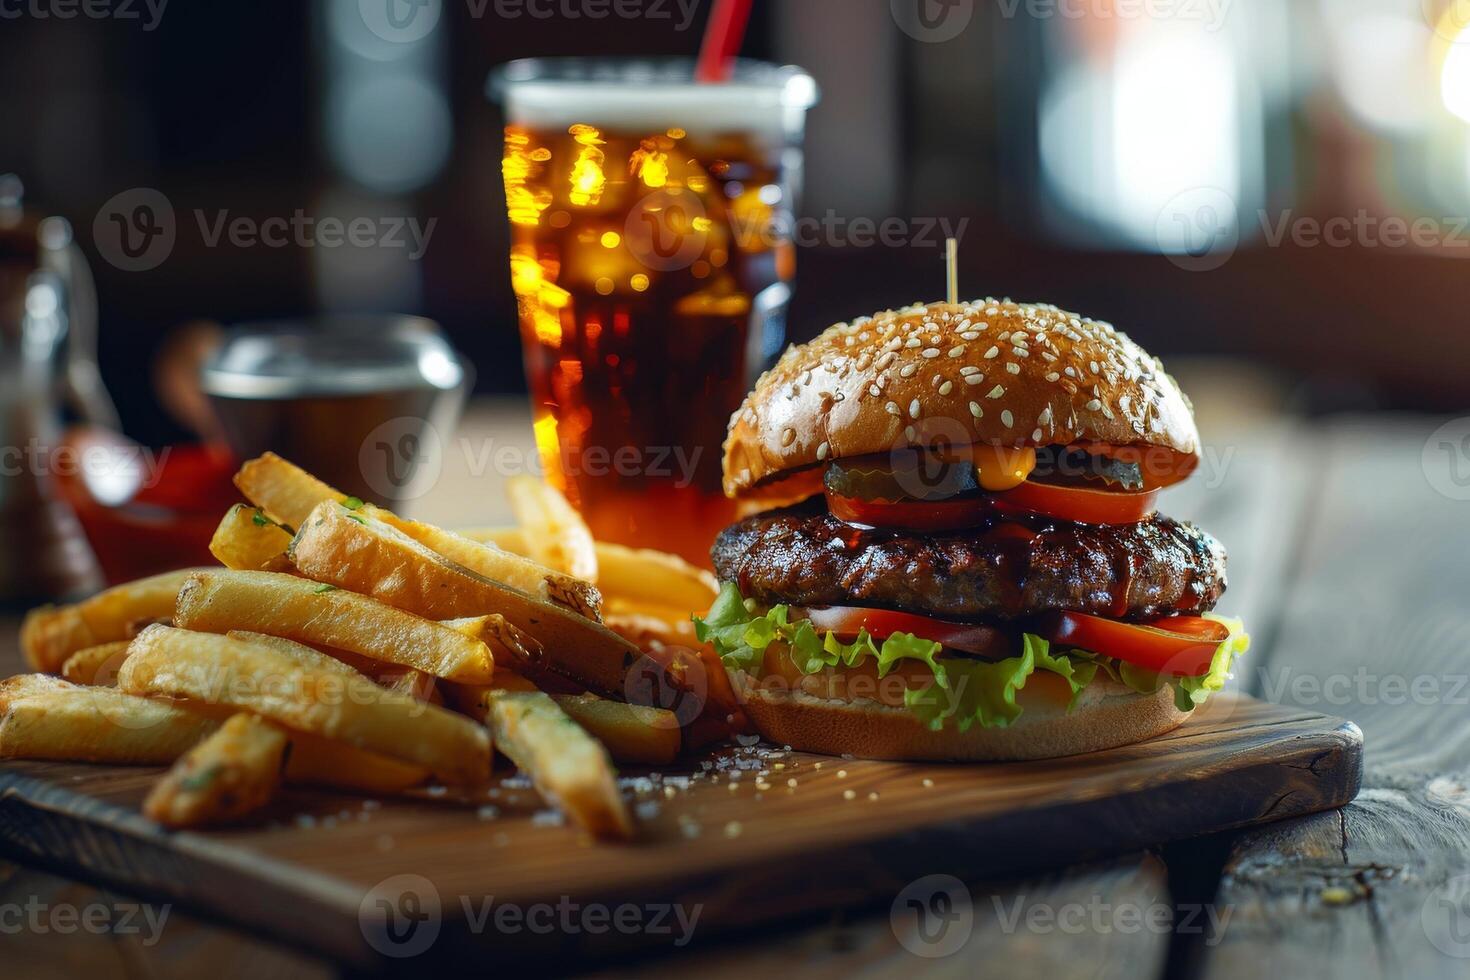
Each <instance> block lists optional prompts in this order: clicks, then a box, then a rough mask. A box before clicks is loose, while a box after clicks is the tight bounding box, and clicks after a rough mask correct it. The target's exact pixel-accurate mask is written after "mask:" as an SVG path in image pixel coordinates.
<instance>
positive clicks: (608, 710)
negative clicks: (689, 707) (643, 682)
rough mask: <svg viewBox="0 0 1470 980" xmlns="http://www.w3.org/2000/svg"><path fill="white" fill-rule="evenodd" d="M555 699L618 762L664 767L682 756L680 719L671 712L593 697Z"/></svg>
mask: <svg viewBox="0 0 1470 980" xmlns="http://www.w3.org/2000/svg"><path fill="white" fill-rule="evenodd" d="M552 700H554V701H555V702H556V703H557V705H558V706H559V707H560V708H561V710H563V711H565V712H566V713H567V714H568V715H570V716H571V718H572V720H573V721H575V722H576V723H577V724H579V725H581V726H582V727H583V728H585V729H586V730H587V731H588V733H590V734H591V735H592V737H593V738H595V739H597V740H598V741H599V742H601V743H602V744H603V745H605V746H606V747H607V750H608V752H610V753H612V757H613V758H614V759H616V760H617V761H618V762H627V763H632V764H635V765H645V766H664V765H668V764H669V763H670V762H673V761H674V759H675V758H677V757H678V755H679V745H680V741H681V736H680V732H679V720H678V719H677V718H676V717H674V713H673V712H672V711H666V710H664V709H663V708H646V707H643V706H642V705H636V704H624V703H623V702H622V701H609V700H606V699H605V698H599V697H595V696H594V695H591V694H554V695H552Z"/></svg>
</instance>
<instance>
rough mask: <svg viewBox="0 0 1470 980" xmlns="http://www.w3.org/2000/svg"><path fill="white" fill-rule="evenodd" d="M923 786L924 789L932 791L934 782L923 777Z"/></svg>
mask: <svg viewBox="0 0 1470 980" xmlns="http://www.w3.org/2000/svg"><path fill="white" fill-rule="evenodd" d="M923 785H924V788H925V789H933V788H934V780H932V779H930V778H929V777H928V776H925V777H924V783H923Z"/></svg>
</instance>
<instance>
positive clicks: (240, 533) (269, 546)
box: [209, 504, 291, 572]
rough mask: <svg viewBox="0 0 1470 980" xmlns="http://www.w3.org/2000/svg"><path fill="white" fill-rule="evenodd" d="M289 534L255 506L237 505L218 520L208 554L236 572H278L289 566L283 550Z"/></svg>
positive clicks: (287, 543)
mask: <svg viewBox="0 0 1470 980" xmlns="http://www.w3.org/2000/svg"><path fill="white" fill-rule="evenodd" d="M290 546H291V535H290V532H288V531H287V530H286V529H285V528H283V527H281V526H280V525H279V524H277V523H275V522H274V521H272V520H271V519H270V518H269V517H266V516H265V514H264V513H262V512H261V511H259V510H257V509H256V508H254V507H247V506H245V505H244V504H236V505H235V506H233V507H231V508H230V510H229V512H228V513H226V514H225V516H224V520H222V521H220V522H219V527H218V528H216V529H215V532H214V537H213V538H211V539H210V542H209V553H210V554H212V555H214V557H216V558H218V559H219V563H220V564H221V565H223V566H225V567H226V568H233V569H237V570H239V571H249V572H259V571H281V570H282V569H283V568H289V567H290V562H288V561H287V560H286V549H287V548H288V547H290Z"/></svg>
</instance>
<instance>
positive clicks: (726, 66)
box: [694, 0, 751, 82]
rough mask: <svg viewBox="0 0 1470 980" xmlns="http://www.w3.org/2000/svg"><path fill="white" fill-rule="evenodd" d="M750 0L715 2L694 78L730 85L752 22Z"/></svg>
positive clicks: (705, 29) (721, 0) (705, 30)
mask: <svg viewBox="0 0 1470 980" xmlns="http://www.w3.org/2000/svg"><path fill="white" fill-rule="evenodd" d="M750 3H751V0H715V9H714V11H713V12H711V13H710V17H709V23H708V24H706V25H705V28H704V42H703V43H702V44H700V46H699V63H698V64H697V65H695V67H694V79H695V81H699V82H728V81H729V80H730V74H731V72H732V71H734V68H735V53H736V52H737V51H739V50H740V42H741V41H743V40H744V39H745V25H746V24H747V23H748V22H749V21H750Z"/></svg>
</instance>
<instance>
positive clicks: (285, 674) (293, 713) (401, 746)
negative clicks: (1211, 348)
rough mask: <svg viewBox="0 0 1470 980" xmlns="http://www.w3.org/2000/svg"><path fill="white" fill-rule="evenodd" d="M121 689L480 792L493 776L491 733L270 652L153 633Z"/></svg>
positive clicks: (167, 630)
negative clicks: (254, 721) (234, 714)
mask: <svg viewBox="0 0 1470 980" xmlns="http://www.w3.org/2000/svg"><path fill="white" fill-rule="evenodd" d="M234 574H242V573H234ZM257 574H261V573H257ZM118 687H119V688H120V689H122V690H124V691H127V692H129V693H132V694H139V695H154V696H159V695H161V696H164V697H183V698H191V699H194V700H197V701H201V702H204V703H206V704H225V705H230V706H232V707H236V708H241V709H244V710H247V711H253V712H255V713H257V714H260V715H262V716H264V717H266V718H269V719H271V720H272V721H275V722H278V723H279V724H281V725H284V726H286V727H287V728H291V729H294V730H297V731H304V732H310V733H312V734H316V735H321V736H324V737H326V738H333V739H339V740H341V741H344V742H346V743H348V744H349V745H352V746H355V747H357V748H360V749H365V750H367V751H370V752H376V753H378V754H380V755H385V756H389V757H391V758H395V759H399V760H402V761H405V762H409V763H413V764H416V765H422V766H424V767H426V768H428V769H429V770H431V771H432V772H433V773H434V774H435V775H437V776H439V777H440V778H442V779H444V780H445V781H446V782H453V783H469V784H474V783H480V782H483V781H485V779H487V778H488V776H489V772H490V748H491V742H490V737H489V733H488V732H487V731H486V730H485V728H484V727H483V726H481V725H477V724H475V723H474V722H473V721H471V720H470V719H468V718H465V717H464V716H462V715H457V714H454V713H453V712H450V711H446V710H445V709H443V708H439V707H436V706H434V705H430V704H422V703H420V702H416V701H414V700H413V699H412V698H409V697H406V696H404V695H402V694H399V693H397V692H395V691H388V690H384V689H383V688H381V687H379V686H378V685H377V684H374V683H373V682H372V681H369V680H367V679H366V678H356V677H349V676H344V675H343V674H341V673H339V672H336V671H327V670H308V669H306V668H304V667H302V666H301V664H300V663H299V662H298V661H297V660H296V659H295V658H294V657H292V656H290V655H289V654H286V653H283V652H281V651H280V650H278V649H275V648H273V647H270V646H266V645H264V644H259V643H246V642H244V641H241V640H232V639H230V638H229V637H225V636H216V635H213V634H208V633H194V632H190V631H188V630H183V629H175V628H172V627H167V626H150V627H149V628H148V629H146V630H144V631H143V632H142V633H141V634H139V635H138V638H137V639H135V640H134V641H133V646H132V650H131V652H130V653H129V655H128V659H127V662H126V663H124V664H123V669H122V671H121V673H119V674H118Z"/></svg>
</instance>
